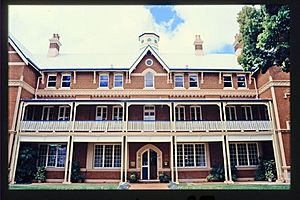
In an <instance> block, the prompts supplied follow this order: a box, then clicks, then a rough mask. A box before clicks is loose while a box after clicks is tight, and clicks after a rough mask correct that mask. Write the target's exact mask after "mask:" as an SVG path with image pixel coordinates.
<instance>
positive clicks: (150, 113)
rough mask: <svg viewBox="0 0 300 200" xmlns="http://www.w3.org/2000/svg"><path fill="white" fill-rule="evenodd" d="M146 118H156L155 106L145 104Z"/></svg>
mask: <svg viewBox="0 0 300 200" xmlns="http://www.w3.org/2000/svg"><path fill="white" fill-rule="evenodd" d="M144 120H155V106H144Z"/></svg>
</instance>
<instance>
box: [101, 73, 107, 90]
mask: <svg viewBox="0 0 300 200" xmlns="http://www.w3.org/2000/svg"><path fill="white" fill-rule="evenodd" d="M108 81H109V78H108V74H100V81H99V82H100V84H99V87H101V88H108V83H109V82H108Z"/></svg>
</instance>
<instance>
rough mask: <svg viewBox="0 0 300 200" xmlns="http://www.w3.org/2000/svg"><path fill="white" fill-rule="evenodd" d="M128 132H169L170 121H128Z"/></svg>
mask: <svg viewBox="0 0 300 200" xmlns="http://www.w3.org/2000/svg"><path fill="white" fill-rule="evenodd" d="M128 131H153V132H156V131H171V122H170V121H128Z"/></svg>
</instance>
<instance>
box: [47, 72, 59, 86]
mask: <svg viewBox="0 0 300 200" xmlns="http://www.w3.org/2000/svg"><path fill="white" fill-rule="evenodd" d="M50 76H55V86H50V87H49V77H50ZM51 82H54V81H51ZM56 83H57V74H56V73H51V74H47V84H46V88H49V89H54V88H56Z"/></svg>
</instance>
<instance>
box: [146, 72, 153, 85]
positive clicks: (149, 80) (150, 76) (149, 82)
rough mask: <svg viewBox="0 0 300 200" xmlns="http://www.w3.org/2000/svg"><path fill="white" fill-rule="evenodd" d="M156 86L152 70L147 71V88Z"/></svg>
mask: <svg viewBox="0 0 300 200" xmlns="http://www.w3.org/2000/svg"><path fill="white" fill-rule="evenodd" d="M153 87H154V76H153V73H152V72H147V73H146V75H145V88H153Z"/></svg>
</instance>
